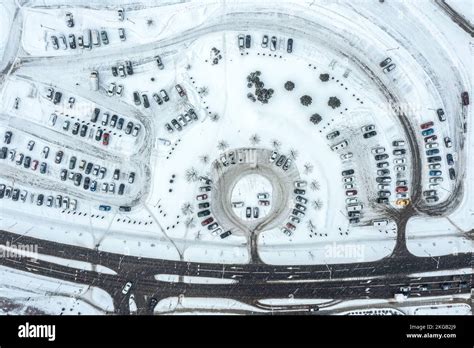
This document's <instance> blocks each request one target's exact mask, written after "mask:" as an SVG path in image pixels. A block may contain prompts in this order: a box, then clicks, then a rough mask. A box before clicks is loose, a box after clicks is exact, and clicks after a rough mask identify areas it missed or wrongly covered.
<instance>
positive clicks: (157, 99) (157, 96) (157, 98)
mask: <svg viewBox="0 0 474 348" xmlns="http://www.w3.org/2000/svg"><path fill="white" fill-rule="evenodd" d="M153 99H155V101H156V103H157V104H158V105H162V104H163V99H161V97H160V96H159V95H158V93H154V94H153Z"/></svg>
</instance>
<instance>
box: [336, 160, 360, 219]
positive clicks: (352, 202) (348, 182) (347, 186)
mask: <svg viewBox="0 0 474 348" xmlns="http://www.w3.org/2000/svg"><path fill="white" fill-rule="evenodd" d="M346 155H347V154H346ZM354 174H355V170H354V169H352V168H350V169H346V170H343V171H342V172H341V175H342V183H343V185H344V190H345V191H346V196H347V197H346V211H347V216H348V218H349V223H350V224H357V223H359V222H360V217H361V215H362V209H363V208H364V206H363V205H362V203H360V202H359V199H358V198H357V194H358V191H357V189H356V181H355V176H354Z"/></svg>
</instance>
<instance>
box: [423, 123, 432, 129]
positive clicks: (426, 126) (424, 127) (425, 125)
mask: <svg viewBox="0 0 474 348" xmlns="http://www.w3.org/2000/svg"><path fill="white" fill-rule="evenodd" d="M433 125H434V123H433V121H430V122H426V123H423V124H422V125H421V129H426V128H430V127H432V126H433Z"/></svg>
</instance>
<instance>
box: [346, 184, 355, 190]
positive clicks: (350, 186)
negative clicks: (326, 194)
mask: <svg viewBox="0 0 474 348" xmlns="http://www.w3.org/2000/svg"><path fill="white" fill-rule="evenodd" d="M353 188H354V185H353V184H344V189H346V190H350V189H353Z"/></svg>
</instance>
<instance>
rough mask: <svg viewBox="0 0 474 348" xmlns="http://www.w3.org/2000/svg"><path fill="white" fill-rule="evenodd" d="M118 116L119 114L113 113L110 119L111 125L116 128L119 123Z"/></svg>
mask: <svg viewBox="0 0 474 348" xmlns="http://www.w3.org/2000/svg"><path fill="white" fill-rule="evenodd" d="M117 120H118V116H117V115H112V117H111V119H110V127H112V128H115V125H116V124H117Z"/></svg>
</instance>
